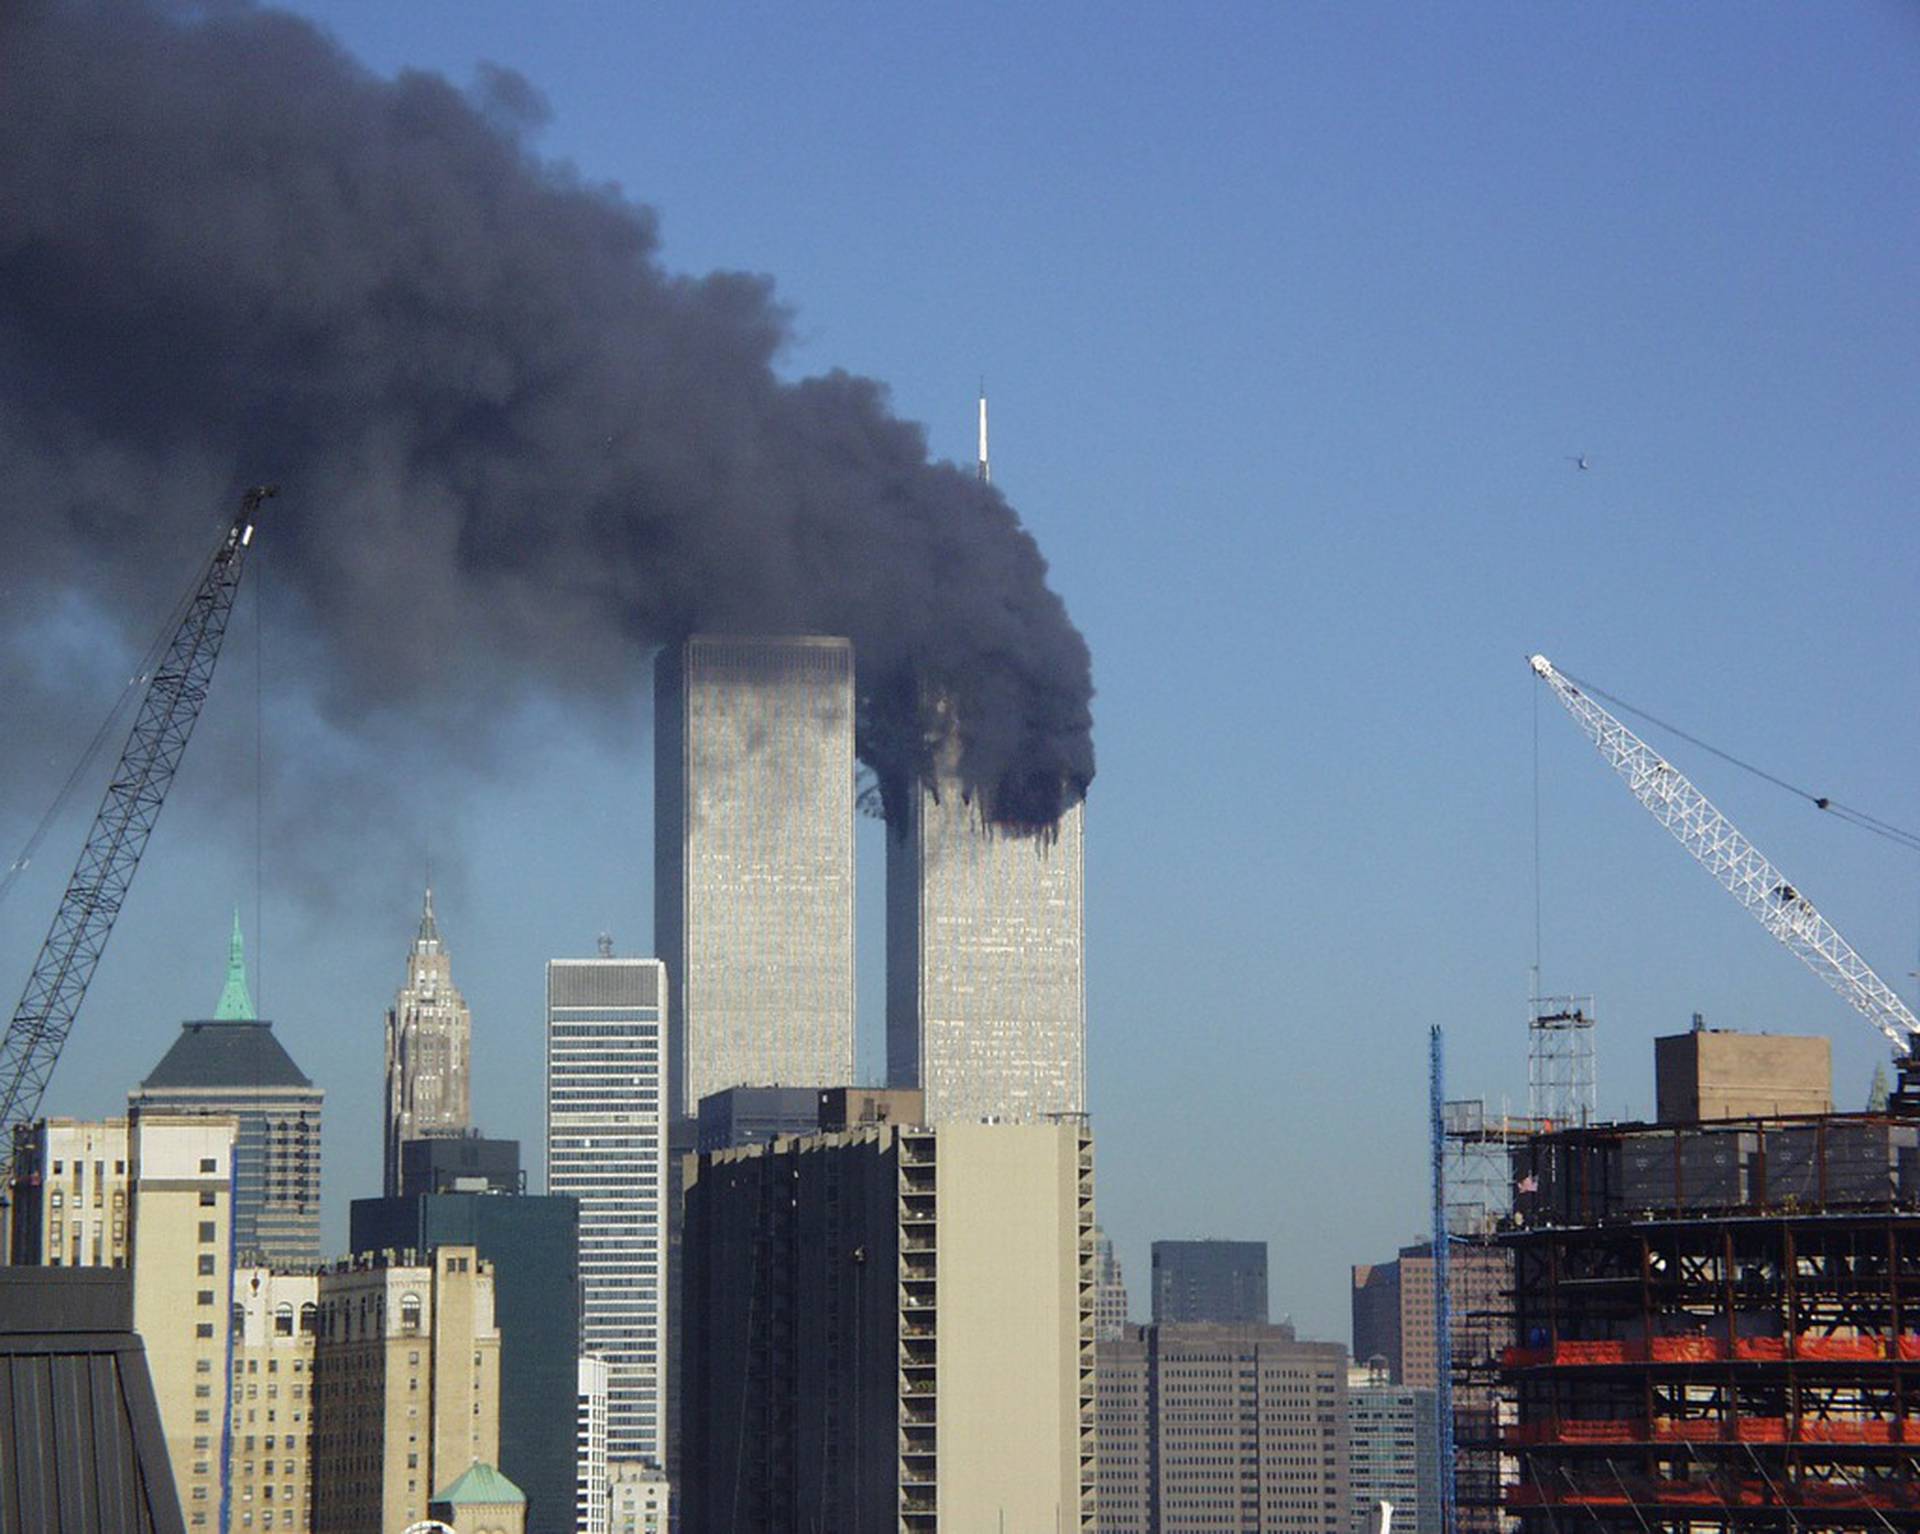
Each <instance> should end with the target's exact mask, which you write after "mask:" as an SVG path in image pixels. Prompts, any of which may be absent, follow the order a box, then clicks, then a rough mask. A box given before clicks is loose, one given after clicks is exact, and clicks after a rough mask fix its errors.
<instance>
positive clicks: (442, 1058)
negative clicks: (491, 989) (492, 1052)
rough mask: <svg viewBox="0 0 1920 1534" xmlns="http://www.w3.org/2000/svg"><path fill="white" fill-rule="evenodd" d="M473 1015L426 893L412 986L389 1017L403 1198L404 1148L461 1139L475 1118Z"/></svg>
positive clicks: (390, 1113) (392, 1133)
mask: <svg viewBox="0 0 1920 1534" xmlns="http://www.w3.org/2000/svg"><path fill="white" fill-rule="evenodd" d="M472 1042H473V1014H472V1012H471V1011H469V1010H468V1008H467V1003H466V1000H465V998H463V997H462V996H461V994H460V988H459V987H458V986H456V985H455V984H454V983H453V963H452V960H451V959H450V958H449V956H448V954H447V950H446V945H445V944H443V943H442V942H441V941H440V926H439V923H438V922H436V921H435V920H434V916H433V890H432V889H431V888H429V889H428V890H427V896H426V902H425V905H424V907H423V909H422V910H421V913H420V931H419V935H418V936H416V937H415V938H414V940H413V948H412V951H411V952H409V953H408V955H407V979H406V983H405V984H404V985H402V986H401V987H400V994H399V995H398V996H396V997H395V998H394V1002H393V1005H392V1006H391V1007H390V1008H388V1010H387V1125H386V1158H385V1160H386V1182H385V1192H386V1196H387V1197H388V1198H392V1197H394V1196H395V1195H396V1194H398V1193H399V1192H400V1147H401V1145H402V1144H403V1143H404V1142H405V1141H408V1140H414V1139H422V1138H425V1137H426V1136H428V1135H440V1134H461V1133H463V1132H464V1131H465V1130H466V1129H467V1128H468V1127H469V1125H470V1124H471V1122H472V1117H473V1109H472V1091H471V1068H472Z"/></svg>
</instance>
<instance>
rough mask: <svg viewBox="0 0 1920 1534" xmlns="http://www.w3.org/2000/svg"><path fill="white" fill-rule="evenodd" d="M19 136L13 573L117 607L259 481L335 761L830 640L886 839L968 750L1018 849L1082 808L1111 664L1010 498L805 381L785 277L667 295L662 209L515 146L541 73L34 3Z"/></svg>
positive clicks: (2, 265)
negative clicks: (521, 704) (653, 668)
mask: <svg viewBox="0 0 1920 1534" xmlns="http://www.w3.org/2000/svg"><path fill="white" fill-rule="evenodd" d="M0 101H4V102H5V103H6V112H5V115H4V119H3V122H4V126H0V208H4V209H5V210H6V216H5V217H4V219H0V461H4V462H6V463H7V464H8V465H9V470H10V474H11V477H12V480H13V483H14V484H16V485H28V484H31V485H32V486H34V487H35V495H34V499H33V501H32V511H31V514H16V515H12V516H9V517H8V518H7V519H6V520H5V523H4V529H3V530H0V556H3V557H4V562H5V564H6V565H8V566H9V567H10V568H12V569H14V570H16V571H23V570H33V571H52V572H64V573H70V574H71V577H72V578H73V579H76V580H80V579H84V580H85V581H87V582H90V583H92V585H93V595H94V596H95V597H96V598H97V599H98V600H99V601H100V602H101V603H103V605H105V606H106V607H107V608H108V609H109V610H112V609H113V608H114V607H115V605H116V603H117V601H118V599H119V598H121V597H123V596H125V595H126V594H128V593H131V592H134V591H137V590H140V589H142V588H141V586H140V582H141V580H142V578H143V577H144V575H145V574H146V572H147V571H149V570H150V569H152V568H154V567H155V566H156V564H158V565H168V566H170V564H171V562H172V559H173V551H175V550H177V549H178V548H179V547H181V546H182V545H183V542H184V541H190V540H193V539H198V538H200V537H202V536H203V531H202V530H203V529H204V528H205V526H206V525H207V519H208V510H209V506H210V504H212V502H213V501H214V500H215V499H217V498H218V497H221V496H226V495H228V494H229V493H231V492H232V491H233V490H234V487H237V486H238V485H240V484H243V483H246V482H249V481H251V480H252V479H255V478H259V477H262V476H270V477H273V478H275V479H278V480H279V481H281V482H282V483H283V484H284V485H285V486H286V487H287V494H286V495H285V496H284V497H283V499H282V501H281V502H280V503H278V505H277V507H276V511H277V515H276V517H275V522H274V528H273V536H274V546H273V547H274V558H275V563H276V567H277V568H278V570H279V572H280V578H281V579H282V580H283V581H285V582H287V583H288V584H289V585H290V586H291V587H292V588H293V593H294V596H295V599H296V600H297V602H298V605H299V609H300V611H301V613H302V614H304V621H305V624H306V626H307V628H308V630H309V641H310V642H309V643H308V645H307V646H306V653H310V654H311V655H312V656H313V663H312V666H311V667H310V670H309V674H308V676H307V677H306V681H305V685H307V686H309V687H311V688H312V690H313V692H314V695H315V698H316V702H317V706H318V707H319V708H320V709H321V710H322V712H323V713H324V714H325V716H326V717H327V718H328V719H329V720H330V721H331V722H332V723H333V724H334V725H336V726H338V727H341V728H345V729H348V730H355V729H358V728H362V727H365V726H367V725H368V723H369V722H370V721H374V720H379V719H390V718H391V717H392V716H393V715H394V714H395V713H396V712H410V711H415V710H420V709H426V710H429V711H432V710H444V711H445V713H444V715H443V717H447V718H463V719H470V718H473V717H484V715H485V712H486V709H485V706H484V705H485V702H486V700H487V699H488V697H489V696H493V695H501V696H505V695H511V694H514V693H520V694H526V693H537V694H542V695H546V694H561V695H569V696H573V697H575V698H577V699H581V700H589V701H590V700H593V699H605V698H625V697H627V696H630V694H631V691H632V689H633V687H634V685H635V681H636V679H637V678H638V677H639V676H641V675H643V674H644V666H643V664H642V661H643V657H642V656H640V655H638V654H636V650H637V649H638V648H640V647H642V646H646V645H651V644H659V643H671V642H673V641H675V640H676V639H677V638H679V637H682V636H684V635H686V634H689V633H692V632H696V631H700V630H713V631H722V630H735V631H758V632H772V633H778V632H818V633H839V634H845V635H848V636H849V637H851V638H852V639H853V641H854V643H855V646H856V653H857V655H858V658H859V665H860V674H861V678H862V682H861V690H862V700H861V710H860V720H859V734H860V751H861V756H862V758H863V760H865V761H866V762H867V763H868V765H869V766H870V767H872V768H873V770H874V771H875V773H876V775H877V777H878V779H879V781H880V784H881V787H882V790H883V793H884V795H885V797H886V798H887V800H888V802H889V806H890V808H891V809H893V810H896V811H897V810H898V808H899V803H900V800H899V795H900V793H901V791H902V790H903V788H904V787H905V786H906V785H907V784H910V783H912V782H914V781H916V780H919V779H923V778H925V777H927V776H928V775H929V773H930V771H931V763H932V753H933V749H934V746H935V744H936V742H937V739H938V732H939V728H940V725H939V720H940V719H944V718H948V717H951V718H953V719H957V720H958V721H959V730H960V737H961V749H960V755H959V771H960V775H961V779H962V785H963V790H964V792H966V793H967V794H968V795H969V797H970V798H974V799H976V800H977V802H979V803H980V804H981V805H982V806H983V809H984V810H985V813H986V814H987V815H988V816H989V817H990V818H991V819H993V820H995V821H996V822H998V823H1000V824H1002V825H1004V826H1007V827H1009V828H1012V829H1016V830H1019V829H1033V828H1041V827H1045V826H1047V825H1049V824H1051V823H1052V822H1053V821H1055V820H1057V818H1058V816H1059V814H1060V813H1061V811H1062V810H1063V809H1064V808H1065V807H1066V806H1067V805H1068V804H1070V803H1072V802H1073V801H1074V800H1076V799H1078V798H1079V797H1080V796H1081V795H1082V794H1083V793H1084V792H1085V790H1086V786H1087V784H1088V783H1089V782H1090V781H1091V779H1092V777H1093V747H1092V737H1091V712H1090V703H1091V698H1092V691H1093V689H1092V680H1091V663H1090V658H1089V655H1088V652H1087V647H1086V644H1085V642H1084V640H1083V639H1082V638H1081V636H1080V634H1079V633H1078V631H1077V630H1076V629H1075V628H1074V626H1073V624H1072V622H1071V621H1070V619H1069V618H1068V616H1067V613H1066V609H1065V606H1064V604H1063V603H1062V602H1061V601H1060V599H1059V597H1058V596H1057V595H1056V594H1055V593H1054V592H1053V591H1052V590H1051V589H1050V588H1049V586H1048V585H1047V579H1046V577H1047V567H1046V563H1045V561H1044V559H1043V558H1042V557H1041V554H1040V552H1039V549H1038V547H1037V546H1036V545H1035V543H1034V541H1033V539H1032V537H1031V536H1030V535H1029V534H1028V533H1027V532H1026V530H1025V529H1024V528H1023V527H1022V526H1021V524H1020V521H1019V519H1018V517H1017V516H1016V515H1015V513H1014V511H1013V510H1012V508H1011V507H1010V506H1009V505H1008V504H1007V502H1006V501H1005V499H1004V498H1003V497H1002V496H1001V495H1000V494H999V493H998V492H997V491H995V490H993V489H991V488H990V487H987V486H984V485H981V484H979V483H978V482H977V481H976V480H974V479H973V477H972V476H970V475H967V474H965V473H962V472H960V471H958V470H956V469H954V468H953V467H951V466H949V465H941V464H933V463H930V462H929V461H928V457H927V448H926V442H925V438H924V435H923V433H922V432H921V431H920V430H919V429H918V428H917V427H915V426H913V425H911V424H909V423H906V422H903V421H901V420H898V419H896V418H895V417H894V416H893V415H892V414H891V413H890V412H889V410H888V408H887V402H886V398H885V392H884V390H883V389H882V388H881V386H880V385H878V384H876V383H874V382H873V381H871V380H868V379H863V378H857V377H853V376H850V375H847V374H844V373H838V372H835V373H830V374H827V375H825V376H822V377H816V378H809V379H805V380H802V381H800V382H797V383H785V382H782V381H781V380H780V379H779V378H778V377H777V376H776V373H775V371H774V364H775V362H776V360H777V358H778V356H779V354H780V351H781V348H782V347H783V345H784V344H785V342H786V340H787V336H788V319H787V315H786V313H785V311H784V310H783V309H782V308H781V307H780V305H779V304H778V303H777V302H776V301H775V299H774V297H773V294H772V291H771V287H770V285H769V283H768V282H767V281H766V280H764V279H762V278H757V277H751V276H744V275H740V274H735V273H715V274H712V275H708V276H704V277H689V276H682V275H677V274H673V273H669V272H667V271H666V270H665V269H664V268H663V267H662V265H661V263H660V260H659V257H658V242H657V238H656V233H655V223H654V217H653V215H652V213H651V212H650V211H649V210H647V209H646V208H644V207H641V206H639V205H637V204H635V203H633V202H631V201H629V200H627V199H626V198H625V197H624V196H623V195H622V194H621V193H619V192H618V191H617V190H615V189H613V188H610V187H606V186H599V185H593V184H589V183H587V182H586V181H584V180H582V179H581V178H580V177H579V175H578V174H577V173H576V172H574V171H573V170H571V169H570V168H568V167H566V166H563V165H558V164H554V163H552V162H549V161H544V160H542V159H540V158H539V157H538V156H537V155H535V154H534V153H533V151H532V150H531V149H530V148H529V147H528V144H527V142H526V140H527V135H528V134H529V133H530V132H532V131H533V130H535V129H536V128H537V127H538V125H539V124H540V123H541V122H542V121H544V118H545V113H546V107H545V103H544V101H543V100H542V99H541V98H540V96H539V94H538V92H537V91H536V90H535V89H534V88H533V87H532V86H531V85H529V84H528V82H526V81H525V80H523V79H522V78H521V77H519V76H518V75H515V74H513V73H512V72H511V71H507V70H501V69H488V70H485V71H483V72H482V78H481V80H480V82H479V84H478V86H477V87H476V89H475V91H473V92H472V93H463V92H461V91H459V90H457V89H456V88H454V87H453V86H452V85H450V84H449V83H448V82H447V81H445V80H444V79H442V78H440V77H438V76H436V75H432V74H426V73H419V72H413V73H406V74H402V75H401V76H399V77H398V78H396V79H393V80H386V79H381V78H378V77H376V76H374V75H372V74H371V73H370V72H368V71H367V70H366V69H364V68H363V67H361V66H360V65H359V64H358V63H357V62H356V61H354V60H353V59H352V58H351V57H349V56H348V55H347V54H346V53H344V52H343V51H342V50H341V49H340V48H339V47H338V46H337V45H335V44H334V43H333V42H332V41H331V40H329V39H328V38H327V37H326V36H325V35H324V34H322V33H321V32H320V31H318V30H317V29H315V28H314V27H313V26H312V25H310V24H309V23H307V22H305V21H303V20H301V19H298V18H296V17H293V16H291V15H288V14H286V13H283V12H277V11H273V10H270V9H259V8H253V7H249V6H244V5H236V4H230V3H223V4H208V5H183V4H162V3H158V0H149V3H130V0H112V3H106V0H62V3H55V0H16V3H14V4H11V5H8V6H7V7H5V8H4V9H0ZM80 572H84V576H82V575H81V574H80ZM30 606H31V604H25V605H23V606H22V607H21V608H20V609H19V610H20V611H22V612H25V611H27V610H28V608H29V607H30ZM13 621H14V620H11V619H7V618H0V624H4V623H11V622H13ZM935 697H937V698H940V699H943V700H945V703H946V705H947V707H948V708H949V709H950V713H942V714H940V715H939V716H938V718H936V717H935V716H934V715H933V714H932V713H931V712H930V710H929V707H928V701H927V700H928V699H930V698H935Z"/></svg>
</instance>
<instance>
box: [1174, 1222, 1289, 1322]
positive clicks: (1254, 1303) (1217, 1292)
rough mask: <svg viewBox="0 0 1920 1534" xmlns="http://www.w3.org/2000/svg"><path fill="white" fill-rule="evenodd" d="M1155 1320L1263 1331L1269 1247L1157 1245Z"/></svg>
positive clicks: (1258, 1243)
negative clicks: (1260, 1329) (1239, 1327)
mask: <svg viewBox="0 0 1920 1534" xmlns="http://www.w3.org/2000/svg"><path fill="white" fill-rule="evenodd" d="M1153 1319H1154V1322H1155V1324H1156V1325H1158V1324H1161V1323H1175V1324H1178V1323H1186V1322H1210V1323H1212V1324H1214V1325H1217V1326H1265V1325H1266V1324H1267V1243H1266V1242H1264V1241H1156V1242H1154V1243H1153Z"/></svg>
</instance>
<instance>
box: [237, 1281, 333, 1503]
mask: <svg viewBox="0 0 1920 1534" xmlns="http://www.w3.org/2000/svg"><path fill="white" fill-rule="evenodd" d="M319 1294H320V1280H319V1279H318V1277H317V1276H316V1275H314V1274H312V1273H275V1272H274V1271H272V1270H271V1269H269V1268H242V1269H240V1270H238V1271H236V1272H235V1273H234V1275H233V1314H232V1324H231V1332H232V1347H233V1388H232V1390H231V1392H230V1410H229V1414H228V1422H229V1439H228V1442H229V1445H230V1447H229V1450H228V1457H227V1463H228V1477H227V1507H228V1513H227V1527H228V1528H229V1529H230V1530H234V1531H236V1534H245V1531H247V1530H255V1529H258V1530H273V1531H275V1534H289V1531H291V1534H307V1531H309V1530H310V1529H311V1528H312V1527H313V1416H312V1402H311V1397H310V1391H311V1389H312V1385H313V1348H314V1333H315V1332H316V1331H317V1330H318V1328H319Z"/></svg>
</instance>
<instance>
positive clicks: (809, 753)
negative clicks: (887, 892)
mask: <svg viewBox="0 0 1920 1534" xmlns="http://www.w3.org/2000/svg"><path fill="white" fill-rule="evenodd" d="M654 751H655V763H654V816H655V823H654V860H655V862H654V949H655V952H656V953H658V954H659V956H660V957H661V958H662V959H663V960H665V961H666V966H667V982H668V985H669V986H670V988H671V991H670V995H669V997H668V1003H667V1019H668V1026H669V1028H670V1030H671V1033H672V1039H671V1046H670V1048H669V1050H668V1066H669V1069H670V1070H671V1072H672V1081H671V1086H670V1089H669V1095H668V1103H669V1106H670V1108H671V1111H672V1112H673V1114H674V1115H675V1117H677V1118H686V1117H689V1116H691V1115H692V1114H693V1113H694V1112H695V1111H696V1110H697V1109H698V1107H699V1104H700V1099H701V1098H702V1097H704V1096H706V1095H707V1094H708V1093H710V1092H717V1091H720V1090H721V1089H723V1088H725V1087H736V1086H774V1085H786V1086H831V1085H834V1084H837V1083H844V1082H847V1081H851V1080H852V1079H853V772H854V766H853V646H852V644H851V643H850V642H848V641H847V640H845V639H835V638H827V637H821V636H801V637H788V638H765V637H718V636H699V637H695V638H693V639H689V640H687V641H686V643H684V644H682V645H676V646H670V647H668V648H667V649H665V650H663V651H661V653H660V657H659V659H658V661H657V662H656V665H655V670H654Z"/></svg>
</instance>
